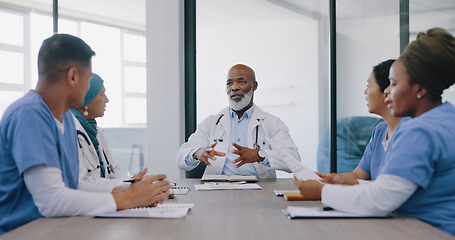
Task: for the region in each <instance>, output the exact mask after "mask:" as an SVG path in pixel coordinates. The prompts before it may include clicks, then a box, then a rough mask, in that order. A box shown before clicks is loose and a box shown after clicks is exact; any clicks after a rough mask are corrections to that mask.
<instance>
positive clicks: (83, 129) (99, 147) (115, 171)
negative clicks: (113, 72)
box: [71, 74, 129, 191]
mask: <svg viewBox="0 0 455 240" xmlns="http://www.w3.org/2000/svg"><path fill="white" fill-rule="evenodd" d="M103 83H104V81H103V79H101V77H100V76H99V75H97V74H93V76H92V77H91V78H90V88H89V90H88V91H87V93H86V95H85V98H84V104H83V107H82V108H80V109H71V111H72V113H73V114H74V116H75V117H76V119H77V121H75V123H76V129H77V136H78V145H79V146H78V147H79V181H80V182H81V183H82V184H83V183H93V184H96V185H101V186H108V187H111V188H112V187H113V186H117V185H121V184H123V180H125V179H128V178H129V177H128V176H127V175H126V174H125V173H124V172H123V171H122V170H121V169H120V163H119V162H117V161H116V160H115V159H114V158H113V157H112V154H111V150H110V148H109V146H108V145H107V142H106V139H105V138H104V135H103V132H102V131H101V129H100V128H99V127H98V126H97V122H96V118H99V117H102V116H104V111H105V108H106V103H108V102H109V99H108V98H107V96H106V93H105V91H106V89H105V88H104V86H103ZM111 190H112V189H111ZM108 191H109V189H108Z"/></svg>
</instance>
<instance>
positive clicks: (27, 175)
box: [24, 165, 117, 217]
mask: <svg viewBox="0 0 455 240" xmlns="http://www.w3.org/2000/svg"><path fill="white" fill-rule="evenodd" d="M24 181H25V185H26V186H27V189H28V191H29V192H30V194H31V195H32V198H33V201H34V202H35V205H36V206H37V207H38V210H39V212H40V213H41V215H43V216H45V217H62V216H77V215H96V214H101V213H109V212H115V211H116V210H117V205H116V203H115V200H114V196H112V194H109V193H91V192H85V191H81V190H75V189H70V188H67V187H65V184H64V182H63V179H62V172H61V170H60V169H58V168H55V167H48V166H45V165H39V166H34V167H31V168H29V169H27V170H26V171H25V172H24Z"/></svg>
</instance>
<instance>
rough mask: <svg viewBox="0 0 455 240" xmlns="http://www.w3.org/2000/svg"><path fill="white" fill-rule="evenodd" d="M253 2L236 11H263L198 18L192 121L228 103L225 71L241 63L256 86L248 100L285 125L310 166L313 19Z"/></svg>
mask: <svg viewBox="0 0 455 240" xmlns="http://www.w3.org/2000/svg"><path fill="white" fill-rule="evenodd" d="M253 3H254V2H249V4H250V5H252V6H248V5H247V6H244V7H243V8H242V9H240V10H239V11H245V12H253V10H252V9H249V7H252V8H254V9H256V8H259V9H261V10H262V11H263V12H255V14H254V15H253V16H242V17H241V21H240V20H239V19H236V18H233V17H231V16H229V14H226V13H223V10H220V9H216V8H210V14H212V15H214V16H217V17H211V18H203V19H201V18H198V25H197V27H198V28H197V121H198V123H199V122H201V121H202V120H203V119H204V118H206V117H207V116H209V115H211V114H215V113H218V112H219V111H220V110H221V109H223V108H225V107H227V106H228V99H227V95H226V92H225V90H226V88H225V83H226V76H227V71H228V69H229V68H230V67H231V66H233V65H234V64H237V63H243V64H247V65H249V66H250V67H252V68H253V69H254V70H255V73H256V79H257V81H258V84H259V86H258V89H257V90H256V92H255V95H254V102H255V103H256V104H257V105H258V106H259V107H260V108H262V109H263V110H265V111H267V112H269V113H271V114H273V115H275V116H278V117H279V118H280V119H281V120H282V121H283V122H284V123H285V124H286V125H287V126H288V128H289V129H290V134H291V136H292V138H293V140H294V142H295V144H296V145H297V147H298V148H299V153H300V155H301V157H302V162H303V163H304V164H305V165H307V166H308V167H310V168H312V169H316V152H317V151H316V150H317V144H318V139H319V132H318V130H319V115H318V111H319V109H320V108H319V102H318V99H319V91H318V85H319V83H318V82H319V81H318V68H319V66H318V64H319V63H318V59H319V56H318V46H319V41H320V40H319V36H318V22H317V21H316V20H314V19H311V18H308V17H305V16H303V15H301V14H297V13H295V12H291V11H289V10H287V9H283V8H282V7H280V6H277V5H273V4H270V3H266V2H264V3H262V2H260V3H258V4H257V5H254V4H253ZM230 5H231V4H228V6H226V8H228V9H229V6H230ZM233 5H234V4H233ZM265 5H270V6H265ZM198 9H199V8H198ZM201 10H205V9H203V8H202V7H201ZM224 11H227V12H229V11H228V10H224ZM199 14H201V15H205V14H207V13H205V12H199ZM223 14H225V15H226V16H225V15H223ZM220 15H221V16H223V17H220ZM239 15H241V14H239ZM198 16H199V15H198ZM236 16H237V15H236ZM203 20H205V21H203ZM202 21H203V22H202ZM327 92H328V91H327ZM324 111H328V110H324ZM278 175H279V176H287V175H286V174H282V173H279V174H278Z"/></svg>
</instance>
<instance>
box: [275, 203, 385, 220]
mask: <svg viewBox="0 0 455 240" xmlns="http://www.w3.org/2000/svg"><path fill="white" fill-rule="evenodd" d="M283 213H284V215H286V216H287V217H288V218H289V219H296V218H390V217H391V216H390V215H389V214H355V213H347V212H341V211H337V210H333V209H331V208H324V207H292V206H289V207H287V208H285V209H283Z"/></svg>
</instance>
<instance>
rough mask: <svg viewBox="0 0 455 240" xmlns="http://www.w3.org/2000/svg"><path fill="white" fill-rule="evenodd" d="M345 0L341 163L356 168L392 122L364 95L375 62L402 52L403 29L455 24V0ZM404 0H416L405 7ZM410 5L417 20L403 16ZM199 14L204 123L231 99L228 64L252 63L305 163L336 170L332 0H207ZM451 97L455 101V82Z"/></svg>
mask: <svg viewBox="0 0 455 240" xmlns="http://www.w3.org/2000/svg"><path fill="white" fill-rule="evenodd" d="M335 3H336V4H335V5H336V96H337V97H336V112H337V114H336V119H337V159H338V160H337V163H338V164H337V165H338V167H337V170H336V171H337V172H347V171H352V170H353V169H354V168H355V167H356V166H357V164H358V162H359V160H360V158H361V157H362V155H363V151H364V149H365V147H366V145H367V143H368V141H369V138H370V136H371V132H372V130H373V128H374V127H375V126H376V125H377V124H378V123H379V122H380V121H382V119H381V117H380V116H378V115H375V114H371V113H369V112H368V107H367V101H366V99H365V97H366V96H365V94H364V90H365V88H366V86H367V78H368V76H369V75H370V73H371V71H372V68H373V66H374V65H377V64H378V63H380V62H382V61H385V60H387V59H396V58H398V56H399V55H400V51H401V50H400V41H403V39H402V38H403V36H406V34H401V35H400V31H403V30H402V29H409V31H410V39H408V41H412V40H414V39H415V37H416V35H417V32H419V31H425V30H427V29H428V28H431V27H436V26H437V27H443V28H445V29H447V30H449V31H451V32H452V33H453V32H454V31H455V30H454V29H455V27H454V25H455V19H454V17H453V16H455V14H454V11H455V2H453V1H450V0H436V1H431V3H430V2H428V1H424V0H410V1H404V0H401V1H396V0H385V1H367V0H339V1H335ZM403 3H404V4H405V6H406V5H408V6H409V7H408V9H403V7H401V9H400V4H403ZM401 6H403V5H401ZM400 10H401V12H402V15H401V17H403V16H404V17H405V19H409V25H407V24H408V23H407V22H403V20H401V21H400ZM408 11H409V12H408ZM196 13H197V23H196V29H197V30H196V36H197V80H196V82H197V94H196V96H197V97H196V98H197V122H200V121H202V120H203V119H204V118H205V117H207V116H208V115H210V114H215V113H217V112H219V111H220V110H221V109H222V108H224V107H226V106H227V99H226V93H225V92H224V89H225V88H224V85H223V84H224V82H225V79H226V74H227V70H228V69H229V68H230V67H231V66H232V65H234V64H237V63H244V64H247V65H249V66H251V67H252V68H253V69H254V70H255V71H256V76H257V80H258V83H259V87H258V90H257V91H256V92H255V99H254V100H255V103H256V104H257V105H258V106H259V107H260V108H262V109H264V110H265V111H267V112H269V113H271V114H273V115H276V116H278V117H279V118H281V119H282V120H283V121H284V122H285V124H286V125H287V126H288V127H289V129H290V134H291V136H292V138H293V140H294V142H295V143H296V145H297V147H298V148H299V153H300V155H301V158H302V163H303V164H305V165H306V166H308V167H310V168H312V169H314V170H317V171H321V172H330V171H331V169H330V141H329V138H330V137H329V122H330V106H329V105H330V104H329V99H330V84H329V82H330V61H329V60H330V57H329V51H330V48H329V37H330V36H329V32H330V31H329V1H314V0H299V1H297V0H267V1H266V0H250V1H240V0H239V1H222V0H197V1H196ZM403 14H405V15H403ZM402 19H403V18H402ZM403 24H406V26H405V28H402V27H403ZM405 41H406V39H405ZM443 97H444V99H445V100H448V101H454V100H455V99H454V98H455V93H454V87H453V86H452V87H451V88H450V89H449V90H447V91H446V92H445V93H444V95H443ZM278 176H282V177H283V176H284V177H286V176H289V175H287V174H285V173H279V174H278Z"/></svg>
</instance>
